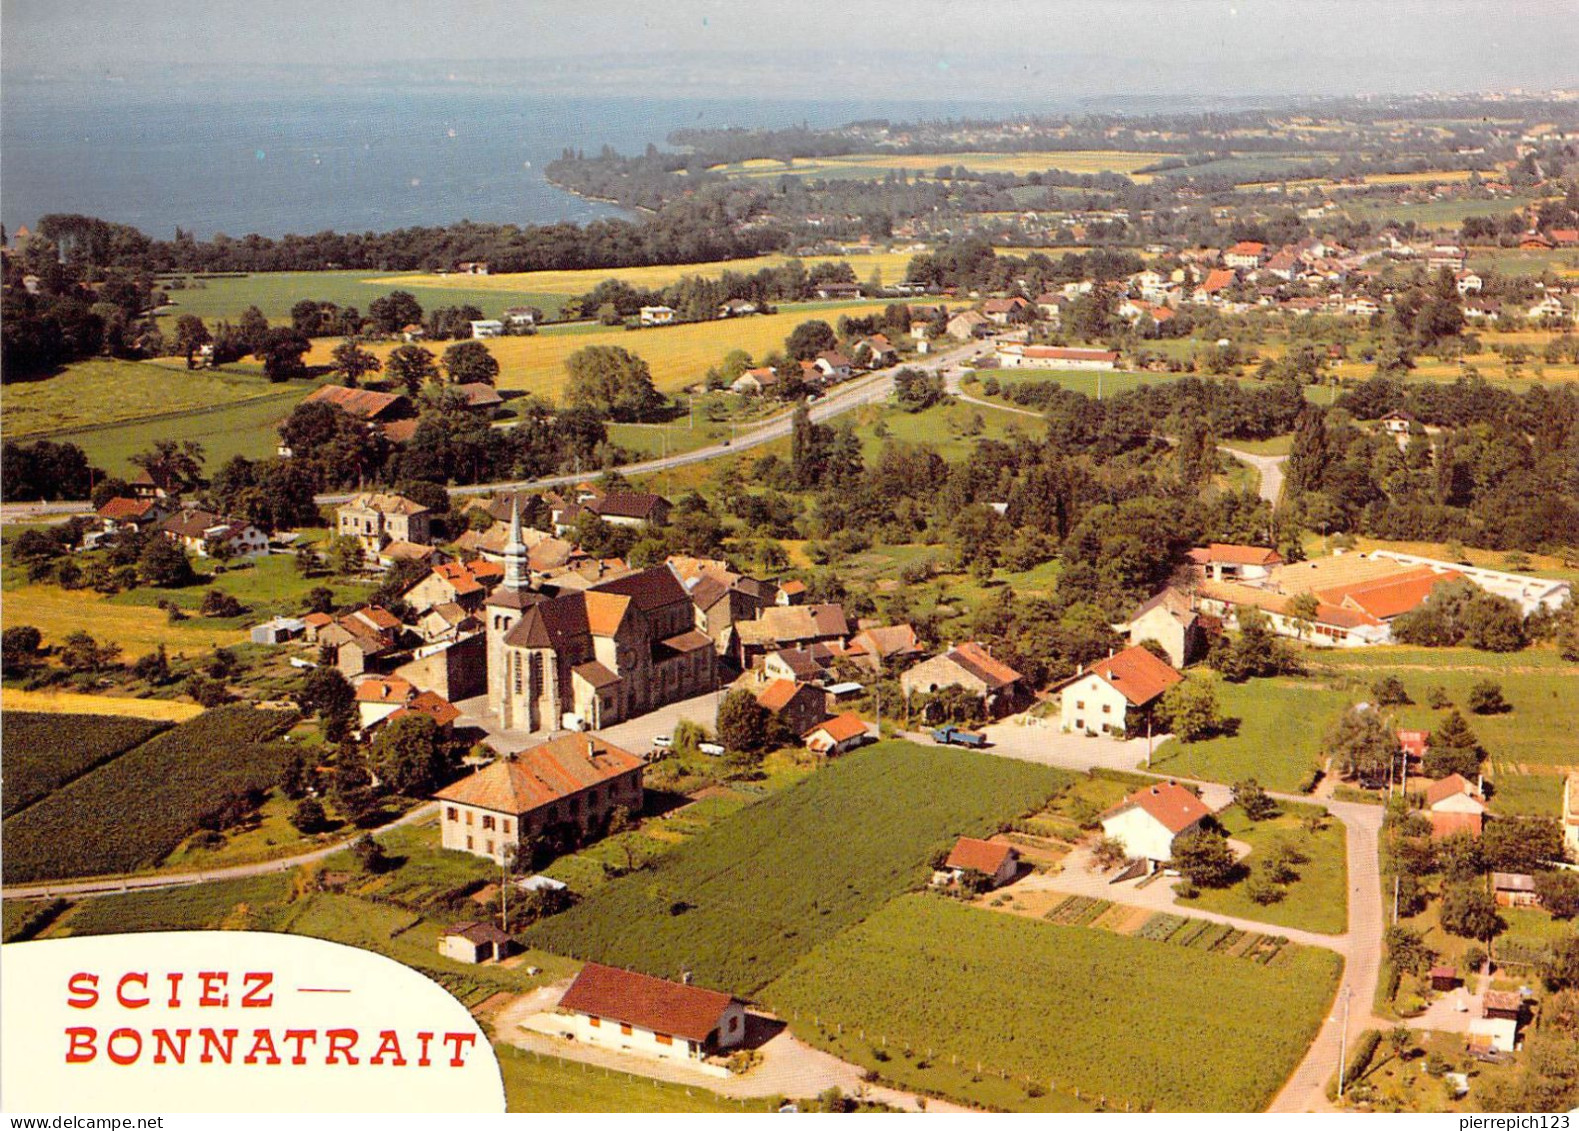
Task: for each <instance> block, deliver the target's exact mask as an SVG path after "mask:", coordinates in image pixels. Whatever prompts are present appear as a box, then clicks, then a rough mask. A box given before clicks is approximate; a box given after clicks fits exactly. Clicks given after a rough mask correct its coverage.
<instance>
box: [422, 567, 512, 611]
mask: <svg viewBox="0 0 1579 1131" xmlns="http://www.w3.org/2000/svg"><path fill="white" fill-rule="evenodd" d="M503 579H504V568H503V567H502V566H499V565H496V564H494V563H493V562H490V561H486V560H484V559H482V558H475V559H473V560H472V561H469V562H444V563H443V564H442V565H436V566H434V567H433V572H431V573H429V574H428V575H427V576H426V577H424V578H422V580H420V581H418V582H417V583H416V584H415V585H413V586H412V587H411V588H410V589H407V590H406V591H405V593H403V594H402V595H401V596H402V599H403V600H404V601H405V602H406V604H407V605H409V606H410V607H411V609H412V611H413V612H416V613H418V614H420V613H423V612H426V611H427V610H428V609H432V608H435V607H437V606H439V605H445V604H455V605H459V606H460V607H461V608H463V609H465V610H467V611H468V612H476V611H477V610H478V609H480V608H482V603H483V601H484V600H485V599H486V598H487V596H488V592H489V590H490V589H492V588H493V587H494V586H495V585H497V584H498V583H499V582H500V581H502V580H503Z"/></svg>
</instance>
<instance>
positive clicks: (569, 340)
mask: <svg viewBox="0 0 1579 1131" xmlns="http://www.w3.org/2000/svg"><path fill="white" fill-rule="evenodd" d="M884 305H885V304H883V303H878V302H859V303H834V304H828V305H821V304H819V305H816V306H804V307H780V308H779V313H777V314H765V315H753V316H751V317H748V318H730V319H722V320H716V321H711V322H693V323H688V324H685V325H679V326H667V327H662V328H658V329H649V330H624V329H612V330H610V329H603V328H601V327H599V328H596V329H594V328H590V327H572V328H567V329H566V330H549V331H547V332H545V333H541V334H535V335H533V336H531V337H526V338H520V337H512V338H490V339H488V340H487V342H486V344H487V346H488V351H489V352H490V353H492V354H493V356H494V357H495V358H497V359H498V361H499V380H498V386H499V388H501V389H519V390H524V391H525V392H529V393H533V394H535V395H537V396H540V397H544V398H547V399H548V400H558V399H559V397H560V394H561V393H562V392H563V390H564V386H565V362H566V360H567V359H568V358H569V357H570V355H571V354H573V353H575V352H576V351H577V350H579V349H582V348H584V347H586V346H618V347H620V348H622V349H626V350H629V351H630V352H631V353H634V354H636V355H637V356H639V357H641V358H642V359H643V360H644V361H646V362H647V364H648V366H649V367H651V369H652V376H653V383H654V384H656V385H657V386H658V388H659V389H660V390H662V391H663V392H665V393H674V392H678V391H679V390H680V389H683V388H685V387H686V386H688V385H694V384H697V383H698V382H700V381H701V380H702V378H703V377H704V376H706V373H707V370H708V369H709V368H711V367H712V366H714V365H717V364H718V363H719V362H720V361H722V360H723V359H724V355H725V354H727V353H729V352H730V351H731V350H736V349H741V350H745V351H746V352H747V353H749V354H751V356H752V357H753V358H760V357H762V356H764V355H766V354H768V353H770V352H772V351H774V350H782V349H783V348H784V339H785V337H786V336H787V335H788V334H789V332H790V331H791V330H793V329H794V328H795V327H796V326H798V325H800V324H801V323H802V322H805V321H808V320H810V319H821V320H823V321H825V322H827V323H828V325H830V326H833V325H836V324H837V323H838V321H839V316H840V315H843V314H849V315H865V314H871V313H873V312H875V311H880V310H882V309H883V307H884ZM336 344H338V343H337V342H336V341H335V340H334V339H331V338H320V339H318V340H317V341H315V342H314V343H313V348H312V351H311V352H310V353H309V354H308V355H307V363H308V364H309V365H327V364H328V363H329V355H330V353H331V351H333V349H334V347H335V345H336ZM398 344H399V343H395V342H384V343H379V344H377V345H372V346H369V347H368V348H369V349H371V350H372V352H374V353H376V354H378V355H379V357H381V358H382V357H386V356H388V354H389V352H390V351H391V350H393V349H394V348H395V347H396V345H398ZM446 345H447V343H443V342H436V343H433V345H432V346H430V347H429V348H430V349H432V350H433V351H434V352H435V353H442V352H443V350H444V349H445V348H446Z"/></svg>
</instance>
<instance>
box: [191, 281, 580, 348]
mask: <svg viewBox="0 0 1579 1131" xmlns="http://www.w3.org/2000/svg"><path fill="white" fill-rule="evenodd" d="M181 278H182V279H183V280H185V281H187V282H188V284H189V285H188V286H187V287H186V288H184V289H182V290H175V291H170V292H169V294H170V299H171V303H172V305H171V306H170V307H168V308H167V309H165V310H164V311H163V312H162V313H163V317H164V319H165V322H164V329H165V332H166V333H170V332H172V331H173V329H174V326H175V320H176V319H177V318H179V317H180V316H181V315H183V314H195V315H197V316H198V317H199V318H201V319H203V320H204V321H205V322H207V323H208V324H209V326H210V327H212V326H213V325H214V324H215V323H216V322H218V321H220V320H226V321H230V322H235V321H236V320H237V319H238V318H240V317H241V312H242V311H243V310H246V309H247V307H249V306H256V307H257V308H258V309H259V310H261V311H263V316H264V317H265V318H267V319H268V320H269V321H270V322H273V323H279V324H288V323H289V322H290V320H291V307H292V306H293V305H294V304H296V303H298V302H300V301H301V300H302V299H304V298H308V299H314V300H315V301H318V302H332V303H334V304H335V305H336V306H339V307H341V308H344V307H347V306H354V307H356V308H357V309H358V310H360V311H361V312H362V313H363V314H366V313H367V308H368V305H369V304H370V303H372V302H373V300H375V299H380V298H383V297H384V296H385V295H387V294H388V293H389V292H390V291H398V290H402V289H407V290H409V289H410V288H411V286H412V285H413V284H412V283H410V282H408V281H407V280H408V276H407V275H405V274H402V273H399V272H389V273H388V274H382V273H379V272H375V271H274V272H263V273H260V274H256V275H241V276H234V277H230V276H227V277H202V276H190V275H187V276H181ZM432 278H436V279H437V278H442V279H445V280H446V283H445V286H446V289H448V290H450V291H451V292H452V293H451V294H448V295H446V296H444V300H443V302H442V303H437V302H435V303H432V304H430V303H428V302H426V301H424V302H423V304H422V305H423V306H424V307H427V306H429V305H435V306H436V305H444V306H458V305H460V304H462V303H471V304H473V305H474V306H479V307H481V308H482V309H483V310H484V311H486V312H487V313H489V314H490V315H497V314H499V313H500V312H501V311H502V310H503V309H504V308H505V307H507V306H537V307H541V308H542V309H543V312H544V313H545V314H547V315H549V316H550V317H557V316H558V313H559V306H560V302H561V301H562V299H561V298H560V297H558V296H556V295H554V294H546V293H542V292H541V291H540V290H534V289H533V288H531V287H519V286H513V285H507V286H504V287H497V286H489V285H487V284H488V283H489V282H490V280H492V279H495V278H511V276H486V275H444V276H438V275H435V276H432ZM514 278H521V276H514ZM416 285H421V284H416ZM588 289H590V288H588Z"/></svg>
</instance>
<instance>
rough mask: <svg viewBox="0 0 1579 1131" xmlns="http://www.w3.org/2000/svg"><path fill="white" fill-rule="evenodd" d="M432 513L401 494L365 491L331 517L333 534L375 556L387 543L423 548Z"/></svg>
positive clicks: (428, 535)
mask: <svg viewBox="0 0 1579 1131" xmlns="http://www.w3.org/2000/svg"><path fill="white" fill-rule="evenodd" d="M431 518H432V512H431V511H430V510H428V508H427V507H425V506H423V505H422V504H421V503H417V502H413V501H412V500H410V499H408V498H406V497H405V496H404V495H392V494H385V493H380V492H368V493H364V494H361V495H358V496H356V498H354V499H352V500H351V501H350V502H349V503H346V504H345V505H344V506H342V507H341V508H340V509H339V510H338V511H337V512H336V514H335V533H336V534H339V535H342V536H349V537H352V538H355V539H356V540H357V541H358V542H360V543H361V544H362V549H364V550H366V551H367V552H368V553H369V554H376V553H378V552H379V551H380V550H382V549H383V548H384V547H385V546H388V545H389V544H390V543H391V542H411V543H416V544H418V545H427V544H428V541H429V538H430V534H431V527H430V525H429V520H430V519H431Z"/></svg>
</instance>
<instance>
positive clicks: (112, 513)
mask: <svg viewBox="0 0 1579 1131" xmlns="http://www.w3.org/2000/svg"><path fill="white" fill-rule="evenodd" d="M154 506H155V503H154V500H152V499H127V498H122V497H120V496H116V497H115V498H113V499H110V500H109V501H108V502H106V503H105V504H104V505H103V506H102V507H100V508H99V517H100V518H111V519H125V518H141V517H143V515H145V514H147V513H148V512H149V511H151V510H153V509H154Z"/></svg>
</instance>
